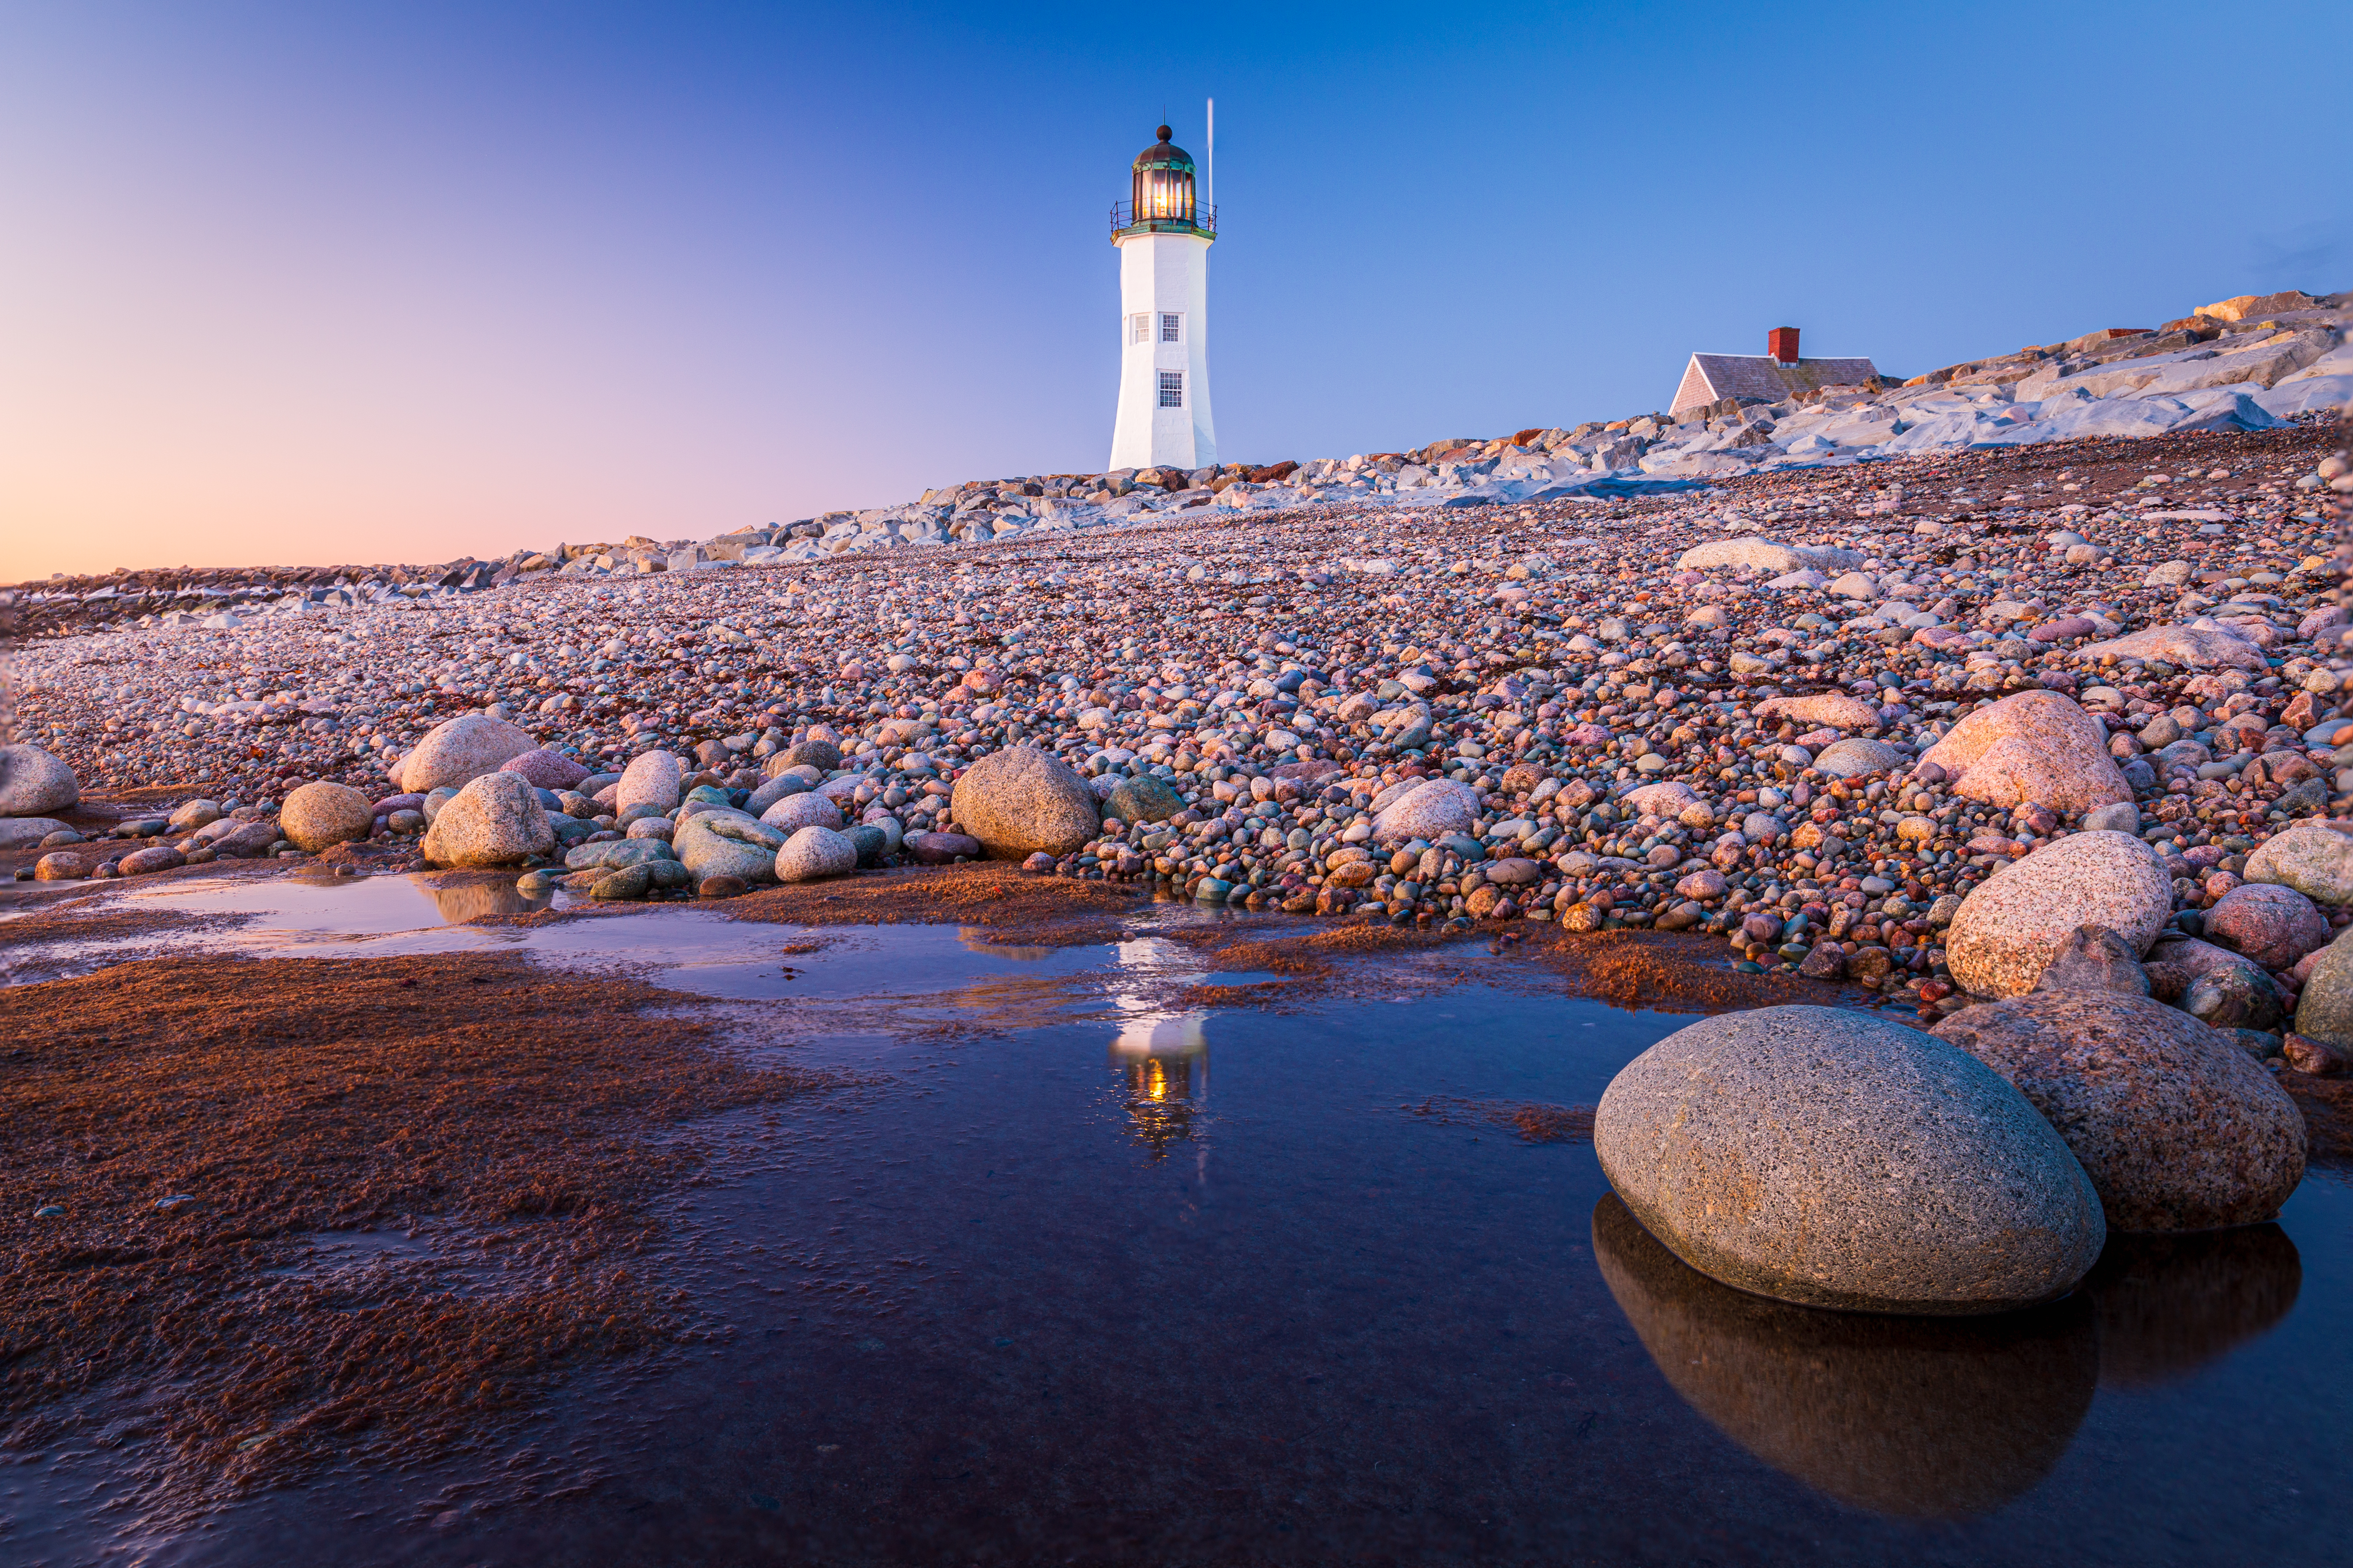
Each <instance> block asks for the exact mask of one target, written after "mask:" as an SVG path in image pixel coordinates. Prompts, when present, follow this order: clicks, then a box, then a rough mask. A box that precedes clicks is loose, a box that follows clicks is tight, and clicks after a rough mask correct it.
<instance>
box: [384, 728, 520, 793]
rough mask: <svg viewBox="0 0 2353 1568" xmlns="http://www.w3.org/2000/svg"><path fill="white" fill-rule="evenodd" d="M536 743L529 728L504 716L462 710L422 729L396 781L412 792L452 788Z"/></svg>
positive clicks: (491, 771) (504, 761) (476, 776)
mask: <svg viewBox="0 0 2353 1568" xmlns="http://www.w3.org/2000/svg"><path fill="white" fill-rule="evenodd" d="M538 744H539V742H536V741H534V740H533V739H532V738H531V734H530V732H529V731H524V730H519V729H517V728H515V726H513V725H512V724H510V723H508V722H507V721H505V720H503V719H492V718H491V717H489V716H488V715H486V714H481V713H461V714H459V716H458V717H457V718H455V719H445V720H443V721H441V722H440V723H438V724H436V725H434V726H433V728H432V729H430V730H428V731H426V732H425V739H423V740H421V741H419V742H417V749H416V750H415V751H413V752H409V753H408V755H407V756H406V757H404V758H403V759H401V763H400V778H399V780H398V781H397V782H398V784H399V786H400V787H401V788H402V789H404V790H406V791H408V792H409V793H410V794H412V795H429V794H431V793H432V792H433V791H435V790H437V789H443V788H451V789H454V788H456V787H457V786H458V785H459V784H464V783H465V782H466V781H467V780H469V779H477V778H480V777H481V776H482V775H483V774H484V773H496V772H497V771H498V770H499V768H500V767H501V766H502V765H503V764H504V763H506V762H507V760H508V759H509V758H511V757H519V756H521V755H522V754H523V753H524V752H528V751H531V750H532V749H533V748H534V747H535V746H537V745H538Z"/></svg>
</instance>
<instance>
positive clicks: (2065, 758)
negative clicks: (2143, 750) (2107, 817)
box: [1920, 691, 2133, 816]
mask: <svg viewBox="0 0 2353 1568" xmlns="http://www.w3.org/2000/svg"><path fill="white" fill-rule="evenodd" d="M1920 761H1921V763H1923V764H1926V763H1936V765H1937V766H1938V767H1940V768H1942V769H1944V770H1945V772H1946V773H1947V775H1948V776H1950V777H1951V778H1952V780H1953V790H1954V793H1956V794H1957V795H1964V796H1966V797H1967V798H1968V799H1970V800H1981V801H1984V802H1985V803H1986V804H1987V805H1999V806H2004V807H2008V806H2014V805H2021V804H2023V803H2026V802H2029V801H2031V802H2034V803H2035V804H2037V805H2047V806H2049V807H2050V808H2051V809H2052V810H2053V811H2057V812H2063V813H2066V814H2067V815H2069V816H2075V815H2080V814H2081V813H2083V812H2086V811H2090V810H2092V809H2094V807H2097V806H2103V805H2118V804H2120V803H2122V802H2125V801H2128V800H2130V799H2132V797H2133V795H2132V786H2131V785H2129V784H2126V783H2125V776H2124V774H2123V773H2119V772H2117V771H2116V760H2115V759H2114V758H2112V757H2110V756H2109V755H2108V733H2107V731H2105V730H2104V729H2102V728H2101V727H2100V722H2099V721H2098V720H2096V719H2094V718H2093V717H2092V716H2091V715H2090V714H2089V713H2086V712H2084V710H2082V709H2081V708H2079V707H2077V706H2076V705H2075V703H2074V701H2073V699H2071V698H2066V697H2063V696H2061V695H2060V694H2059V693H2058V692H2056V691H2021V692H2020V693H2019V694H2018V695H2017V696H2015V697H2005V698H2003V699H2002V700H2000V701H1999V702H1995V703H1990V704H1989V705H1987V706H1986V707H1983V708H1980V709H1978V710H1977V711H1976V712H1974V713H1972V714H1970V715H1969V716H1968V718H1966V719H1964V720H1962V721H1960V722H1959V723H1957V724H1956V725H1954V726H1953V729H1952V732H1951V733H1950V734H1948V735H1947V736H1946V737H1945V738H1944V739H1943V740H1941V741H1939V742H1936V744H1935V745H1934V746H1932V747H1930V748H1929V749H1928V751H1927V752H1926V754H1924V755H1923V756H1922V757H1921V759H1920Z"/></svg>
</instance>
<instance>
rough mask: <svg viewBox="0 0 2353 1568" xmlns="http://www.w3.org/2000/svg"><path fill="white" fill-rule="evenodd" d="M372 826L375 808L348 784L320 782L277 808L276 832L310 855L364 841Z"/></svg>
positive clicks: (305, 786) (294, 793)
mask: <svg viewBox="0 0 2353 1568" xmlns="http://www.w3.org/2000/svg"><path fill="white" fill-rule="evenodd" d="M374 826H375V806H374V805H372V804H371V803H370V802H369V800H368V797H367V796H366V795H362V794H361V793H360V792H359V791H358V790H355V789H353V788H352V787H351V786H350V785H349V784H330V783H328V782H327V781H325V780H323V779H322V780H317V781H314V782H313V783H311V784H303V785H301V786H300V787H299V788H297V789H295V790H294V791H292V792H291V793H290V794H289V795H287V797H286V803H285V804H284V805H281V806H280V807H279V808H278V827H279V831H280V832H281V833H283V834H285V835H286V838H287V842H289V843H290V844H292V845H293V846H294V847H295V848H297V849H308V850H310V851H311V853H312V854H316V853H318V852H319V851H320V850H322V849H324V848H326V847H328V846H329V845H331V844H346V843H349V842H351V841H352V840H353V839H357V838H365V837H367V836H368V833H369V831H370V829H372V828H373V827H374Z"/></svg>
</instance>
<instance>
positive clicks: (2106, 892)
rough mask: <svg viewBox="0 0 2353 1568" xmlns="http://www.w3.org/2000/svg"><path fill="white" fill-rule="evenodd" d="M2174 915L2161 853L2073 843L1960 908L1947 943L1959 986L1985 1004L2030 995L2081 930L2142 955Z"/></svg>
mask: <svg viewBox="0 0 2353 1568" xmlns="http://www.w3.org/2000/svg"><path fill="white" fill-rule="evenodd" d="M2172 914H2173V879H2172V878H2170V877H2169V876H2168V875H2167V874H2166V870H2165V863H2164V862H2163V861H2162V860H2159V859H2158V858H2157V853H2156V851H2154V850H2152V849H2151V848H2150V847H2148V846H2147V845H2146V844H2144V843H2142V842H2141V841H2140V840H2139V839H2137V838H2135V837H2130V836H2129V835H2127V834H2123V833H2073V834H2070V835H2068V836H2067V837H2064V838H2060V839H2056V840H2054V841H2052V843H2051V844H2050V845H2049V846H2048V847H2045V848H2042V849H2038V850H2036V851H2035V852H2034V853H2033V854H2031V855H2029V856H2028V857H2026V858H2024V859H2022V860H2020V861H2017V862H2015V863H2013V864H2011V865H2009V866H2006V867H2004V868H2001V869H2000V870H1999V871H1997V872H1995V873H1994V874H1993V875H1992V876H1991V877H1990V878H1989V879H1987V880H1986V881H1985V882H1983V883H1982V884H1980V885H1979V886H1978V888H1977V889H1974V890H1973V891H1971V892H1970V894H1969V895H1968V898H1966V899H1964V900H1961V907H1960V910H1958V912H1957V913H1956V914H1955V915H1954V916H1953V923H1952V925H1951V927H1950V928H1949V929H1948V930H1947V932H1946V936H1945V953H1946V962H1947V963H1948V964H1949V965H1950V966H1951V969H1952V972H1953V978H1954V979H1955V980H1956V981H1957V982H1959V983H1960V984H1961V985H1962V986H1963V987H1964V988H1965V989H1967V990H1969V991H1973V992H1975V993H1977V994H1978V995H1980V996H2016V995H2020V994H2023V993H2025V992H2027V991H2030V990H2032V989H2033V987H2034V984H2035V982H2036V981H2038V980H2040V979H2041V978H2042V972H2043V971H2044V970H2045V969H2047V968H2048V967H2050V964H2051V961H2052V959H2053V958H2055V957H2056V956H2058V953H2059V950H2060V948H2061V947H2062V946H2063V945H2064V944H2065V943H2066V942H2067V941H2068V939H2069V938H2070V937H2072V936H2073V934H2074V932H2075V931H2077V930H2078V929H2079V928H2080V927H2082V926H2084V925H2085V924H2087V923H2095V924H2098V925H2103V926H2105V927H2107V929H2108V930H2110V931H2114V932H2116V934H2117V935H2118V936H2120V937H2122V938H2124V939H2125V941H2126V942H2127V943H2128V944H2129V945H2130V946H2131V947H2132V949H2133V951H2134V952H2147V951H2148V944H2149V943H2150V942H2153V941H2155V940H2156V938H2157V933H2158V931H2160V930H2162V929H2163V928H2164V926H2165V923H2166V922H2167V921H2168V920H2169V919H2171V918H2172Z"/></svg>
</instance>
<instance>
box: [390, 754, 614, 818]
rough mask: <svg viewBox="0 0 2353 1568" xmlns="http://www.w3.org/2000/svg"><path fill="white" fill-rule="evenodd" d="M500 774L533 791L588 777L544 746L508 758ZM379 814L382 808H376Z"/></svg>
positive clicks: (567, 786) (563, 785)
mask: <svg viewBox="0 0 2353 1568" xmlns="http://www.w3.org/2000/svg"><path fill="white" fill-rule="evenodd" d="M499 771H500V772H501V773H521V774H522V777H523V782H524V783H525V784H530V785H532V786H533V788H535V789H570V788H571V787H572V786H573V785H574V784H578V783H579V782H580V781H581V780H582V779H585V778H586V777H587V776H588V770H587V769H586V768H584V767H582V766H581V765H580V764H579V763H575V762H574V761H573V760H572V759H571V758H570V757H567V756H565V754H564V753H563V752H551V751H549V750H547V749H546V748H545V747H544V746H543V747H541V748H539V749H538V750H536V751H530V752H523V753H522V755H521V756H519V757H509V758H508V759H507V760H506V761H505V762H503V763H500V764H499ZM376 809H377V810H378V811H379V812H381V811H382V810H383V809H384V808H383V807H382V806H378V807H377V808H376Z"/></svg>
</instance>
